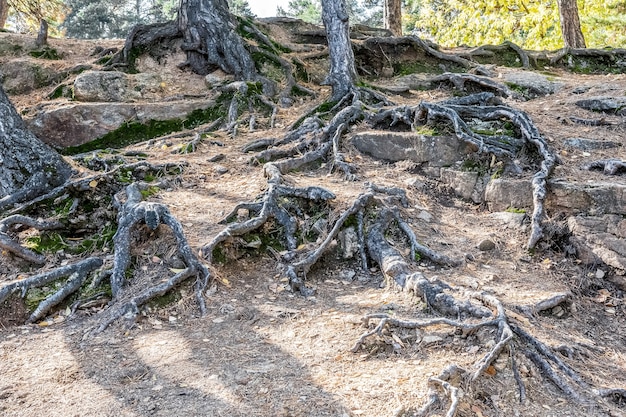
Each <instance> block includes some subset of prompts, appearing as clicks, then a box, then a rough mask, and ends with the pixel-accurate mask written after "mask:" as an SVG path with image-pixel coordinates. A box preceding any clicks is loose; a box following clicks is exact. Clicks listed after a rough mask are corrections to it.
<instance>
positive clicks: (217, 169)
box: [213, 165, 228, 175]
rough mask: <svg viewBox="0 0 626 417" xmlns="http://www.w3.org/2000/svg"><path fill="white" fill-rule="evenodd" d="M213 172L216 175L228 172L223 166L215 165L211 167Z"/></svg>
mask: <svg viewBox="0 0 626 417" xmlns="http://www.w3.org/2000/svg"><path fill="white" fill-rule="evenodd" d="M213 171H215V173H216V174H219V175H224V174H226V173H227V172H228V168H226V167H225V166H224V165H215V166H214V167H213Z"/></svg>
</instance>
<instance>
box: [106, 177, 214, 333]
mask: <svg viewBox="0 0 626 417" xmlns="http://www.w3.org/2000/svg"><path fill="white" fill-rule="evenodd" d="M116 201H117V204H118V205H119V206H120V210H119V213H118V223H119V225H118V229H117V232H116V233H115V236H113V243H114V250H115V254H114V258H113V269H112V273H111V292H112V294H113V301H114V302H115V301H117V300H118V299H119V298H120V296H121V292H122V289H123V285H124V283H125V280H126V279H125V273H126V268H127V266H128V263H129V262H130V245H131V237H130V232H131V230H132V228H133V227H134V226H135V225H136V224H138V223H145V224H146V226H148V228H149V229H150V230H156V228H157V227H159V225H160V224H165V225H167V226H169V227H170V228H171V229H172V232H173V233H174V237H175V238H176V242H177V248H178V251H179V253H180V254H181V255H182V258H183V261H184V262H185V264H186V265H187V268H186V269H185V270H184V271H183V272H180V273H177V274H176V275H175V276H174V277H172V278H171V279H170V280H169V281H168V282H167V283H166V284H161V285H159V286H157V287H154V288H153V289H150V290H148V291H146V292H144V293H143V294H141V295H139V296H137V297H135V298H133V299H132V300H131V301H130V303H131V305H133V306H136V307H138V306H140V305H141V304H143V303H145V302H147V301H149V300H150V299H152V298H154V297H156V296H158V295H162V294H164V293H165V292H167V291H169V289H171V288H172V287H173V286H174V285H176V284H177V283H179V282H181V281H182V280H184V279H187V278H189V277H191V276H196V283H195V292H196V300H197V302H198V304H199V307H200V312H201V314H202V315H204V314H206V307H205V303H204V297H203V295H202V291H203V290H204V288H205V287H206V285H207V282H208V280H209V277H210V274H209V271H208V269H207V268H206V266H204V265H203V264H202V263H200V261H199V260H198V259H197V258H196V255H195V254H194V253H193V251H192V249H191V247H190V246H189V244H188V243H187V239H186V238H185V234H184V232H183V227H182V225H181V224H180V222H179V221H178V220H177V219H176V218H175V217H174V216H172V214H171V213H170V211H169V209H168V208H167V206H165V205H163V204H160V203H154V202H146V201H142V196H141V192H140V191H139V187H138V185H137V184H136V183H133V184H131V185H129V186H128V187H126V202H125V203H124V204H123V205H122V204H121V203H120V202H119V200H117V197H116ZM125 309H126V307H123V308H122V310H124V313H122V314H121V315H124V314H126V313H127V311H126V310H125ZM113 320H115V319H112V320H111V322H112V321H113ZM107 325H108V324H107ZM104 327H106V326H104Z"/></svg>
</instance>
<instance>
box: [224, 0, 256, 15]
mask: <svg viewBox="0 0 626 417" xmlns="http://www.w3.org/2000/svg"><path fill="white" fill-rule="evenodd" d="M228 7H229V8H230V12H231V13H232V14H235V15H237V16H243V17H251V18H254V17H256V16H255V14H254V13H252V10H251V9H250V4H249V3H248V0H228Z"/></svg>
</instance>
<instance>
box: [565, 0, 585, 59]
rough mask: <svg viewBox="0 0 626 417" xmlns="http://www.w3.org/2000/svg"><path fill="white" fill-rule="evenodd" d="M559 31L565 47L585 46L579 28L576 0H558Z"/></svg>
mask: <svg viewBox="0 0 626 417" xmlns="http://www.w3.org/2000/svg"><path fill="white" fill-rule="evenodd" d="M559 14H560V17H561V32H562V33H563V42H564V43H565V47H566V48H586V47H587V45H586V44H585V37H584V36H583V32H582V29H581V28H580V19H579V17H578V3H576V0H559Z"/></svg>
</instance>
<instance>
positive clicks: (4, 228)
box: [0, 214, 63, 265]
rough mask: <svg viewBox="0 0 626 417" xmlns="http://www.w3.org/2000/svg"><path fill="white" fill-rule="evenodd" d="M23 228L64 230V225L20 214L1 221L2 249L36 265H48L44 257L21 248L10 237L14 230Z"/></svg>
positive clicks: (0, 244) (0, 242) (0, 236)
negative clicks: (11, 231)
mask: <svg viewBox="0 0 626 417" xmlns="http://www.w3.org/2000/svg"><path fill="white" fill-rule="evenodd" d="M23 226H27V227H31V228H33V229H37V230H54V229H60V228H62V227H63V224H62V223H60V222H57V221H42V220H35V219H32V218H30V217H27V216H22V215H19V214H14V215H12V216H9V217H6V218H4V219H2V220H0V248H2V249H4V250H6V251H8V252H11V253H13V254H14V255H16V256H19V257H20V258H22V259H25V260H27V261H29V262H32V263H34V264H38V265H43V264H44V263H46V259H45V257H44V256H42V255H39V254H37V253H35V252H33V251H31V250H30V249H27V248H25V247H23V246H21V245H20V244H19V243H17V242H16V241H15V240H13V239H12V238H11V237H10V236H9V233H10V230H11V229H12V228H15V229H17V228H21V227H23Z"/></svg>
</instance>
